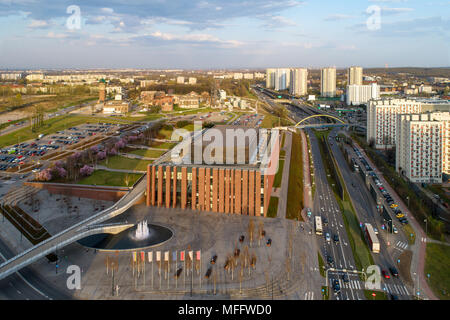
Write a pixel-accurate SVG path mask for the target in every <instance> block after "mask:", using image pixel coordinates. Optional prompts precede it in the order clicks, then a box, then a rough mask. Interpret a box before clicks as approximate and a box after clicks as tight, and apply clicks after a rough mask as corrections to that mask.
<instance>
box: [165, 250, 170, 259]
mask: <svg viewBox="0 0 450 320" xmlns="http://www.w3.org/2000/svg"><path fill="white" fill-rule="evenodd" d="M164 261H169V251H166V252H164Z"/></svg>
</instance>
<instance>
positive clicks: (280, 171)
mask: <svg viewBox="0 0 450 320" xmlns="http://www.w3.org/2000/svg"><path fill="white" fill-rule="evenodd" d="M283 168H284V160H279V161H278V171H277V174H276V175H275V179H274V181H273V187H274V188H279V187H280V186H281V179H282V178H283Z"/></svg>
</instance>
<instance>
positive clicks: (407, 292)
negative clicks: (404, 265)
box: [403, 286, 409, 296]
mask: <svg viewBox="0 0 450 320" xmlns="http://www.w3.org/2000/svg"><path fill="white" fill-rule="evenodd" d="M403 289H405V291H406V294H407V295H408V296H409V291H408V289H406V287H405V286H403Z"/></svg>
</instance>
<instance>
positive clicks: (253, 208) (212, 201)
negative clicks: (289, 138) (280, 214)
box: [147, 126, 280, 217]
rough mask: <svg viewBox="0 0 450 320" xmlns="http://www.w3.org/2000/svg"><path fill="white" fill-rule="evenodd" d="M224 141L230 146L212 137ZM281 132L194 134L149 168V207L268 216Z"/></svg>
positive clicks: (211, 131) (223, 129) (225, 130)
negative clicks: (219, 142) (218, 137)
mask: <svg viewBox="0 0 450 320" xmlns="http://www.w3.org/2000/svg"><path fill="white" fill-rule="evenodd" d="M217 136H221V137H224V138H223V140H222V141H223V142H224V145H214V143H215V142H216V141H217V140H214V142H213V147H211V145H212V144H211V143H210V144H209V145H206V146H205V145H204V142H203V141H211V137H214V138H215V139H216V137H217ZM279 144H280V137H279V134H278V131H277V130H266V129H262V130H259V131H257V130H255V129H254V128H248V127H241V128H236V127H234V126H233V127H228V126H217V127H214V128H212V129H208V130H203V131H194V133H193V134H192V135H191V136H190V138H189V139H185V140H183V142H181V143H180V144H179V145H177V146H176V147H175V148H174V149H173V150H172V151H171V152H169V153H168V154H166V155H163V156H162V157H161V158H160V159H158V160H157V161H155V162H154V163H153V164H151V165H149V166H148V171H147V205H148V206H159V207H166V208H175V207H179V208H181V209H187V208H190V209H192V210H200V211H212V212H219V213H226V214H239V215H241V214H242V215H250V216H264V217H265V216H266V215H267V212H268V208H269V201H270V196H271V192H272V186H273V181H274V177H275V174H276V169H277V166H278V155H279V148H280V146H279Z"/></svg>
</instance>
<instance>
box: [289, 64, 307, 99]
mask: <svg viewBox="0 0 450 320" xmlns="http://www.w3.org/2000/svg"><path fill="white" fill-rule="evenodd" d="M307 81H308V70H307V69H300V68H296V69H291V83H290V87H289V93H290V94H292V95H295V96H304V95H306V94H307V93H308V82H307Z"/></svg>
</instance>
